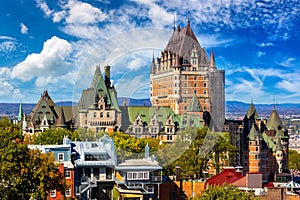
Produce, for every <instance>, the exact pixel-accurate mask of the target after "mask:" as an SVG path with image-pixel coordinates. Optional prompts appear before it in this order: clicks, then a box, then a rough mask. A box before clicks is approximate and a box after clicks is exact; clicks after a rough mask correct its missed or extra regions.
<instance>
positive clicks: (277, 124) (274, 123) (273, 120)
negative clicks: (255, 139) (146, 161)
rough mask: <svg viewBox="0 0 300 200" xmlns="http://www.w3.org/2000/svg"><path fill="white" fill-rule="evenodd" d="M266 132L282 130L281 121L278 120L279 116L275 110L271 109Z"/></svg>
mask: <svg viewBox="0 0 300 200" xmlns="http://www.w3.org/2000/svg"><path fill="white" fill-rule="evenodd" d="M267 128H268V130H281V129H282V128H283V124H282V121H281V120H280V118H279V115H278V113H277V111H276V110H275V109H273V111H272V113H271V115H270V117H269V119H268V122H267Z"/></svg>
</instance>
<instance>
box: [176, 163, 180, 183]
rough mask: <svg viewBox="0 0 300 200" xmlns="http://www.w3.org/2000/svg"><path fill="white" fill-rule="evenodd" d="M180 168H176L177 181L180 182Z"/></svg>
mask: <svg viewBox="0 0 300 200" xmlns="http://www.w3.org/2000/svg"><path fill="white" fill-rule="evenodd" d="M180 179H181V177H180V166H178V165H177V166H176V181H180Z"/></svg>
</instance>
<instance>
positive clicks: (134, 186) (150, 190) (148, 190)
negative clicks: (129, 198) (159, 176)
mask: <svg viewBox="0 0 300 200" xmlns="http://www.w3.org/2000/svg"><path fill="white" fill-rule="evenodd" d="M125 186H126V187H127V188H128V189H143V190H144V191H145V193H154V187H153V186H147V185H145V184H144V183H126V184H125Z"/></svg>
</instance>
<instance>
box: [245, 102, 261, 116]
mask: <svg viewBox="0 0 300 200" xmlns="http://www.w3.org/2000/svg"><path fill="white" fill-rule="evenodd" d="M246 116H247V118H248V119H251V118H253V119H258V118H259V115H258V113H257V111H256V109H255V107H254V105H253V103H251V104H250V106H249V109H248V111H247V114H246Z"/></svg>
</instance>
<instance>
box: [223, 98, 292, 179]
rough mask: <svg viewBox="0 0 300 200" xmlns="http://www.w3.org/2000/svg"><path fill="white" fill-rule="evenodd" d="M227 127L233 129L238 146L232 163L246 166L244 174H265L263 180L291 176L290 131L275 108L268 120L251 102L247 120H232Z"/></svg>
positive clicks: (233, 137)
mask: <svg viewBox="0 0 300 200" xmlns="http://www.w3.org/2000/svg"><path fill="white" fill-rule="evenodd" d="M224 130H225V131H228V132H230V136H231V142H232V143H233V144H234V145H236V146H237V147H238V154H237V155H236V156H235V157H234V158H231V161H232V164H233V165H234V166H242V167H243V173H244V174H245V173H247V172H249V173H261V174H262V180H263V182H268V181H274V180H276V176H285V175H287V176H288V175H289V170H288V149H289V136H288V131H287V130H286V129H285V127H284V125H283V123H282V121H281V120H280V118H279V115H278V113H277V111H276V109H275V108H274V109H273V111H272V113H271V114H270V116H269V118H268V119H262V118H261V117H260V116H259V115H258V113H257V111H256V109H255V107H254V105H253V103H251V104H250V107H249V109H248V111H247V113H246V115H245V117H244V120H243V121H240V120H237V121H234V120H231V121H228V122H227V124H225V128H224ZM285 173H287V174H285Z"/></svg>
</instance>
